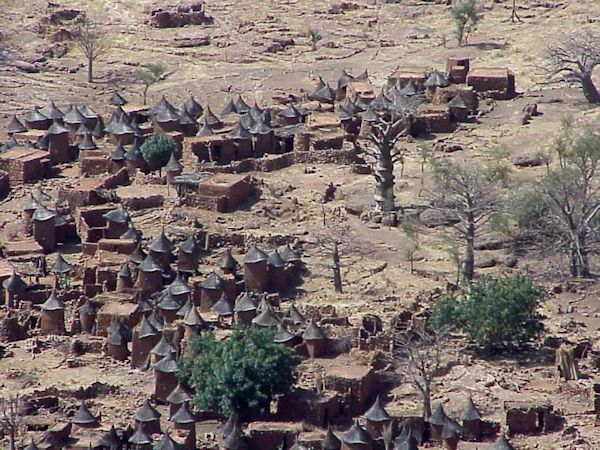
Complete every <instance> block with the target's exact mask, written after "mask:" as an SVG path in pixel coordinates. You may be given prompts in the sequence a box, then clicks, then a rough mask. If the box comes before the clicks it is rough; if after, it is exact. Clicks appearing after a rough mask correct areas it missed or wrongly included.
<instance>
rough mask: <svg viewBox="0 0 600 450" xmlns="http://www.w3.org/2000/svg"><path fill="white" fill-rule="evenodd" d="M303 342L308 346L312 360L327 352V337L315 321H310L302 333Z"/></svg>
mask: <svg viewBox="0 0 600 450" xmlns="http://www.w3.org/2000/svg"><path fill="white" fill-rule="evenodd" d="M302 340H303V341H304V343H305V344H306V349H307V350H308V355H309V356H310V357H311V358H318V357H319V356H321V355H323V354H324V353H325V352H326V350H327V337H326V336H325V333H323V330H321V328H320V327H319V326H318V325H317V323H316V322H315V321H314V320H311V321H310V323H309V324H308V326H307V327H306V330H304V333H302Z"/></svg>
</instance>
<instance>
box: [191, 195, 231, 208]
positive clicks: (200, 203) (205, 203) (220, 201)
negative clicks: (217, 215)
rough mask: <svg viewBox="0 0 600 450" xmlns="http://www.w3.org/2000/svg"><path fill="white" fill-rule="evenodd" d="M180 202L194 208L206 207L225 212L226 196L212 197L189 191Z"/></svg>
mask: <svg viewBox="0 0 600 450" xmlns="http://www.w3.org/2000/svg"><path fill="white" fill-rule="evenodd" d="M181 204H182V205H184V206H191V207H194V208H200V209H207V210H209V211H218V212H226V211H227V197H225V196H221V197H212V196H207V195H202V194H198V193H189V194H186V195H185V197H183V198H182V199H181Z"/></svg>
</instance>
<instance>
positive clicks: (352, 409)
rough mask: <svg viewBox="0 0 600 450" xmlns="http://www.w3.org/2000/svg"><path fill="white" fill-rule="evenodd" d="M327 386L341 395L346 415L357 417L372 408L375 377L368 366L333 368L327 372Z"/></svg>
mask: <svg viewBox="0 0 600 450" xmlns="http://www.w3.org/2000/svg"><path fill="white" fill-rule="evenodd" d="M325 386H327V389H330V390H334V391H337V392H338V393H339V394H340V395H341V400H340V409H341V411H342V412H343V413H344V414H349V415H351V416H357V415H359V414H362V413H364V412H365V410H366V409H367V407H368V406H370V401H372V399H371V398H370V397H371V394H372V392H373V391H374V389H375V376H374V373H373V369H372V368H371V367H368V366H346V365H338V366H331V367H328V368H327V369H326V372H325Z"/></svg>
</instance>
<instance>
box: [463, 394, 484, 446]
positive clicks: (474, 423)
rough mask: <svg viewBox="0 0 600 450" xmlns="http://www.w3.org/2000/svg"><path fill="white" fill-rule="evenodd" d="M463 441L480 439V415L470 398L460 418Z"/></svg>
mask: <svg viewBox="0 0 600 450" xmlns="http://www.w3.org/2000/svg"><path fill="white" fill-rule="evenodd" d="M461 419H462V425H463V439H464V440H466V441H476V442H477V441H479V439H480V438H481V413H480V412H479V411H478V410H477V407H476V406H475V403H473V399H472V398H471V396H469V398H467V403H466V405H465V409H464V410H463V413H462V416H461Z"/></svg>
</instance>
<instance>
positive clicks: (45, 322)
mask: <svg viewBox="0 0 600 450" xmlns="http://www.w3.org/2000/svg"><path fill="white" fill-rule="evenodd" d="M40 309H41V313H40V329H41V330H42V333H44V334H65V304H64V303H63V301H62V300H61V299H59V298H58V297H57V296H56V291H55V290H52V292H51V293H50V296H49V297H48V299H47V300H46V301H45V302H44V303H42V304H41V305H40Z"/></svg>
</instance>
